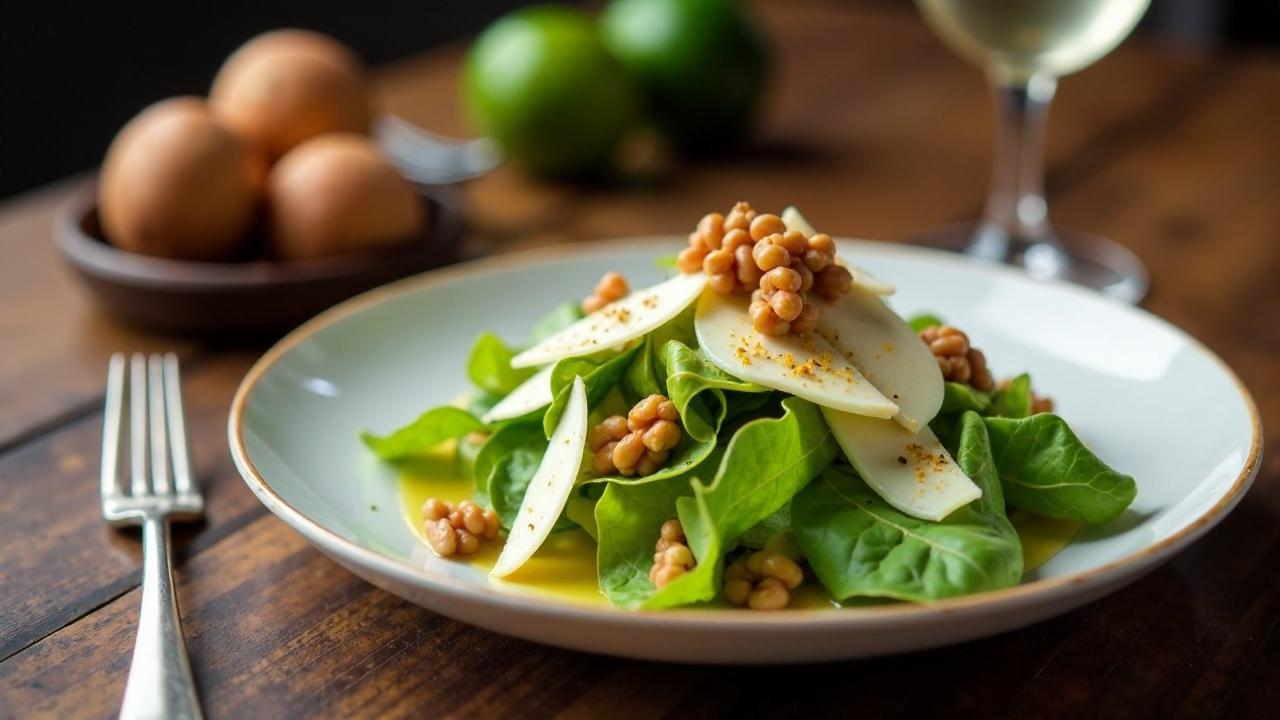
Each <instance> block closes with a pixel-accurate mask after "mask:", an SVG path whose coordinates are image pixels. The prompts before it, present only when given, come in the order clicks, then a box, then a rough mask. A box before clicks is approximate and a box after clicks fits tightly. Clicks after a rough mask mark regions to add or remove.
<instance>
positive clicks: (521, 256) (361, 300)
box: [227, 235, 1262, 630]
mask: <svg viewBox="0 0 1280 720" xmlns="http://www.w3.org/2000/svg"><path fill="white" fill-rule="evenodd" d="M681 240H682V238H681V236H678V235H654V236H639V237H627V238H614V239H609V240H597V241H593V242H591V243H589V247H584V246H586V245H588V244H587V243H582V242H565V243H556V244H553V245H547V246H541V247H536V248H529V249H522V250H514V251H512V252H508V253H503V254H500V255H493V256H488V257H483V258H477V259H472V260H467V261H464V262H461V263H458V264H455V265H451V266H448V267H443V268H437V269H434V270H427V271H425V272H422V273H419V274H417V275H411V276H409V277H406V278H402V279H399V280H395V281H392V282H390V283H387V284H385V285H381V286H379V287H376V288H373V289H371V290H367V291H365V292H363V293H361V294H359V295H356V296H354V297H352V298H350V299H348V300H345V301H343V302H341V303H338V304H337V305H334V306H333V307H331V308H329V309H327V310H325V311H323V312H321V313H320V314H318V315H316V316H315V317H313V318H311V319H310V320H307V321H306V322H304V323H303V324H301V325H299V326H298V327H297V328H295V329H294V330H292V331H290V332H289V333H288V334H286V335H285V336H284V337H282V338H281V339H280V340H278V341H277V342H276V343H275V344H274V345H272V346H271V348H269V349H268V350H267V351H266V352H265V353H263V355H262V356H261V357H260V358H259V359H258V360H257V361H255V362H254V364H253V366H252V367H250V368H249V370H248V372H247V373H246V374H245V376H244V378H243V379H242V380H241V382H240V385H239V387H238V388H237V389H236V393H235V396H234V398H233V399H232V401H231V408H230V413H229V415H228V418H227V440H228V445H229V448H230V452H231V456H232V460H233V462H234V464H235V466H236V469H237V471H239V473H240V475H241V477H242V478H243V479H244V481H245V483H246V484H247V485H248V486H249V489H250V490H251V491H252V492H253V493H254V495H255V496H256V497H257V498H258V499H259V501H260V502H262V503H263V505H265V506H266V507H267V509H268V510H270V511H271V512H272V513H273V514H274V515H276V516H277V517H278V518H280V519H281V520H283V521H284V522H285V524H286V525H288V526H290V527H291V528H292V529H293V530H295V531H296V532H298V533H299V534H301V535H302V536H303V537H304V538H306V539H307V540H308V541H309V542H311V543H312V544H314V545H316V547H317V548H318V549H320V550H321V551H322V552H324V553H326V554H331V553H332V554H337V555H341V556H343V557H344V558H345V559H346V560H348V561H350V562H352V563H356V564H358V565H361V566H373V567H375V568H377V571H378V572H379V573H380V574H382V575H388V576H391V577H393V578H395V580H396V581H397V582H399V583H403V584H406V585H410V586H417V587H419V588H420V589H424V590H427V591H429V592H431V593H434V594H437V595H439V596H441V597H445V598H451V599H459V600H465V601H468V602H480V603H484V604H487V605H489V606H491V607H493V608H495V609H500V610H508V611H515V612H523V613H535V614H540V615H542V616H555V617H561V618H566V619H575V620H583V619H584V616H585V618H588V619H591V620H597V621H604V622H628V623H641V624H651V625H661V626H670V625H676V626H690V627H692V626H696V627H707V626H717V627H725V628H768V627H778V628H790V629H792V630H795V629H798V628H797V627H796V626H797V625H800V626H817V627H820V628H827V627H829V626H831V625H833V624H834V625H842V626H844V625H851V626H861V625H864V624H876V625H880V624H884V623H891V624H900V623H904V624H910V623H911V622H912V621H915V620H925V619H927V618H936V617H938V616H940V615H955V614H957V613H980V612H983V611H988V610H996V609H1000V608H1003V607H1014V606H1020V605H1021V604H1023V603H1024V601H1034V600H1036V599H1041V600H1045V601H1049V600H1052V599H1054V598H1057V597H1060V596H1061V595H1062V594H1064V593H1066V592H1067V591H1068V590H1076V591H1078V592H1077V593H1076V594H1085V593H1087V591H1088V590H1089V589H1090V588H1099V587H1103V586H1105V585H1106V584H1107V583H1108V582H1111V581H1116V580H1118V579H1129V580H1132V579H1136V578H1137V577H1138V576H1139V575H1140V574H1142V573H1143V572H1145V571H1147V570H1149V569H1151V568H1153V567H1154V566H1155V565H1156V564H1158V563H1160V562H1163V561H1165V560H1167V559H1169V558H1171V557H1172V556H1173V555H1174V554H1176V553H1177V552H1179V551H1180V550H1182V549H1183V548H1185V547H1186V546H1187V545H1189V544H1190V543H1191V542H1193V541H1195V540H1196V539H1198V538H1199V537H1200V536H1201V535H1203V534H1204V533H1205V532H1207V531H1208V530H1209V529H1210V528H1212V527H1213V526H1214V525H1217V524H1218V522H1220V521H1221V520H1222V519H1223V518H1224V517H1226V515H1227V514H1228V513H1229V512H1230V511H1231V510H1232V509H1233V508H1234V507H1235V505H1236V504H1237V503H1239V501H1240V499H1241V498H1242V497H1243V496H1244V494H1245V493H1246V492H1247V491H1248V489H1249V487H1250V486H1251V485H1252V483H1253V480H1254V478H1255V477H1256V476H1257V474H1258V470H1259V467H1260V464H1261V454H1262V420H1261V416H1260V414H1259V412H1258V408H1257V404H1256V403H1255V401H1254V399H1253V396H1252V394H1251V393H1250V392H1249V390H1248V388H1247V387H1246V386H1245V384H1244V382H1243V381H1241V380H1240V378H1239V376H1238V375H1236V373H1235V371H1234V370H1232V369H1231V367H1230V366H1229V365H1228V364H1227V363H1226V362H1225V361H1224V360H1223V359H1222V358H1220V357H1219V356H1218V355H1217V353H1215V352H1214V351H1213V350H1211V349H1210V348H1209V347H1208V346H1206V345H1205V344H1204V343H1203V342H1201V341H1200V340H1199V339H1198V338H1196V337H1195V336H1193V335H1192V334H1190V333H1188V332H1187V331H1185V330H1183V329H1182V328H1179V327H1178V326H1176V325H1174V324H1173V323H1171V322H1169V321H1168V320H1165V319H1164V318H1162V317H1160V316H1158V315H1155V314H1153V313H1151V312H1149V311H1147V310H1146V309H1144V308H1142V307H1138V306H1134V305H1129V304H1126V303H1123V302H1121V301H1119V300H1116V299H1114V298H1110V297H1108V296H1105V295H1103V294H1101V293H1097V292H1094V291H1092V290H1089V289H1087V288H1082V287H1079V286H1075V285H1071V284H1069V283H1066V282H1062V281H1054V280H1049V281H1035V280H1031V279H1030V278H1027V277H1026V276H1025V275H1023V274H1022V273H1021V272H1020V271H1018V270H1017V269H1016V268H1011V267H1006V266H1002V265H996V264H980V266H981V267H982V268H983V270H984V271H986V272H995V273H997V274H1005V275H1007V276H1011V277H1015V278H1016V279H1018V280H1020V281H1025V282H1032V283H1036V284H1046V285H1051V286H1055V287H1058V288H1059V289H1062V290H1065V291H1067V292H1069V293H1074V294H1077V295H1081V296H1086V297H1088V298H1089V299H1091V300H1094V301H1102V302H1104V303H1107V304H1112V305H1114V306H1115V307H1116V308H1117V309H1120V310H1123V311H1132V312H1136V313H1138V314H1139V315H1142V316H1145V319H1147V320H1151V321H1154V322H1156V323H1157V324H1159V325H1163V326H1165V327H1166V329H1171V330H1173V331H1175V332H1176V333H1177V334H1178V335H1180V336H1181V337H1184V338H1186V339H1187V340H1188V341H1189V342H1190V343H1191V345H1192V346H1194V347H1195V348H1196V349H1197V350H1198V351H1199V352H1201V353H1203V354H1204V355H1205V356H1207V357H1208V358H1210V359H1211V360H1212V361H1213V362H1214V363H1216V364H1217V365H1218V367H1219V369H1220V370H1221V371H1222V372H1224V373H1225V374H1226V376H1227V377H1228V378H1230V379H1231V381H1232V382H1233V383H1234V385H1235V387H1236V390H1237V392H1238V393H1239V396H1240V398H1241V399H1242V400H1243V401H1244V405H1245V408H1246V410H1247V411H1248V413H1249V418H1250V424H1251V427H1252V433H1253V435H1252V438H1251V440H1250V448H1249V454H1248V456H1247V457H1246V458H1245V461H1244V465H1243V467H1242V468H1241V470H1240V473H1239V474H1238V475H1237V477H1236V478H1235V480H1234V481H1233V482H1232V484H1231V486H1230V488H1229V489H1228V490H1227V491H1226V492H1225V493H1224V494H1223V495H1222V496H1221V497H1220V498H1218V500H1217V501H1216V502H1215V503H1214V504H1213V506H1212V507H1210V508H1208V509H1207V510H1205V511H1204V512H1202V513H1201V514H1200V515H1199V516H1198V517H1196V518H1195V519H1194V520H1193V521H1191V522H1190V523H1188V524H1187V525H1186V526H1185V527H1183V528H1182V529H1181V530H1179V531H1178V532H1177V533H1174V534H1173V535H1170V536H1169V537H1166V538H1163V539H1161V540H1158V541H1156V542H1154V543H1151V544H1150V545H1146V546H1144V547H1142V548H1139V549H1137V550H1134V551H1133V552H1130V553H1128V554H1125V555H1123V556H1121V557H1119V558H1117V559H1114V560H1112V561H1110V562H1107V563H1105V564H1103V565H1099V566H1098V567H1095V568H1090V569H1088V570H1082V571H1079V572H1074V573H1070V574H1067V575H1061V576H1057V577H1053V578H1045V579H1041V580H1034V581H1032V582H1029V583H1025V584H1018V585H1015V586H1013V587H1010V588H1004V589H1001V590H991V591H986V592H979V593H972V594H968V595H963V596H959V597H954V598H947V599H943V600H935V601H929V602H912V603H893V604H886V605H880V606H871V607H858V608H840V609H828V608H815V609H797V610H789V611H787V612H785V613H741V612H735V611H731V610H717V609H688V608H685V609H681V608H675V609H666V610H662V611H643V610H641V611H637V610H629V609H626V608H616V607H603V608H601V607H594V606H590V605H586V604H581V603H575V602H572V601H566V600H557V599H554V598H553V597H551V596H545V597H544V596H541V595H536V594H532V593H530V594H527V595H526V594H518V593H509V592H499V591H497V590H494V589H493V588H491V587H485V586H480V585H476V584H474V583H470V582H466V581H462V580H459V579H458V578H456V577H453V576H448V575H436V574H432V573H427V572H425V571H424V570H421V569H419V568H414V567H412V566H410V565H408V564H406V563H404V562H402V561H400V560H396V559H394V558H391V557H389V556H387V555H383V554H381V553H379V552H376V551H374V550H371V549H369V548H367V547H364V546H362V545H360V544H358V543H356V542H354V541H352V540H348V539H346V538H344V537H342V536H341V535H339V534H338V533H336V532H334V531H332V530H330V529H328V528H326V527H325V526H324V525H322V524H321V523H319V522H317V521H316V520H313V519H312V518H311V517H309V516H308V515H306V514H305V513H303V512H302V511H301V510H299V509H298V508H296V507H294V506H293V505H292V504H290V503H289V502H288V501H287V500H285V499H284V497H283V496H281V495H280V494H279V493H277V492H276V491H275V489H274V488H272V487H271V484H270V483H269V482H268V481H267V480H266V478H265V477H264V476H263V475H262V474H261V473H260V472H259V471H258V469H257V467H256V466H255V465H254V464H253V461H252V460H251V459H250V457H249V452H248V448H247V447H246V445H245V441H244V430H245V428H244V414H245V409H246V407H247V404H248V401H249V398H250V396H251V395H252V393H253V390H254V388H255V387H256V385H257V383H258V381H259V380H260V379H261V378H262V377H263V376H264V375H265V374H266V372H267V371H268V370H269V369H270V368H271V367H272V366H274V365H275V364H276V363H277V362H279V361H280V360H281V359H282V358H283V357H284V356H285V355H286V354H287V353H288V352H289V351H290V350H292V349H293V348H294V347H295V346H297V345H299V344H301V343H302V342H303V341H305V340H307V339H308V338H310V337H311V336H312V335H315V334H316V333H318V332H320V331H321V330H324V329H325V328H327V327H329V326H331V325H334V324H336V323H338V322H340V321H342V320H344V319H346V318H347V317H350V316H352V315H355V314H357V313H359V312H361V311H363V310H364V309H366V308H369V307H373V306H375V305H378V304H380V303H383V302H387V301H390V300H393V299H395V298H397V297H401V296H404V295H408V294H411V293H413V292H416V291H419V290H421V289H425V288H429V287H431V286H433V285H438V284H442V283H447V282H459V281H464V280H466V279H468V278H471V277H481V276H484V275H486V274H491V273H494V272H500V271H502V270H504V269H510V268H513V267H520V266H523V265H529V264H535V263H537V262H539V261H544V260H549V259H554V258H556V257H557V256H563V255H564V254H566V253H573V254H575V255H579V256H581V255H583V254H586V255H592V256H594V255H608V254H611V253H613V252H616V251H617V250H619V249H622V248H628V249H634V248H635V247H636V245H638V244H641V243H644V244H652V245H659V244H662V243H666V244H669V245H670V244H674V243H677V242H679V241H681ZM837 241H838V242H839V243H840V244H842V245H854V246H856V247H863V248H868V249H872V250H879V251H888V252H891V253H893V252H899V253H900V252H903V251H907V252H910V253H920V254H924V255H928V256H931V257H932V258H934V259H937V260H942V261H945V262H951V263H955V264H958V265H963V266H965V267H973V266H974V264H975V263H974V261H972V260H969V259H967V258H965V257H963V256H960V255H955V254H953V253H948V252H946V251H941V250H935V249H931V248H923V247H918V246H913V245H906V244H903V243H894V242H881V241H872V240H861V239H855V238H846V237H840V238H837ZM342 564H345V563H342ZM348 569H349V568H348ZM357 575H358V573H357Z"/></svg>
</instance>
